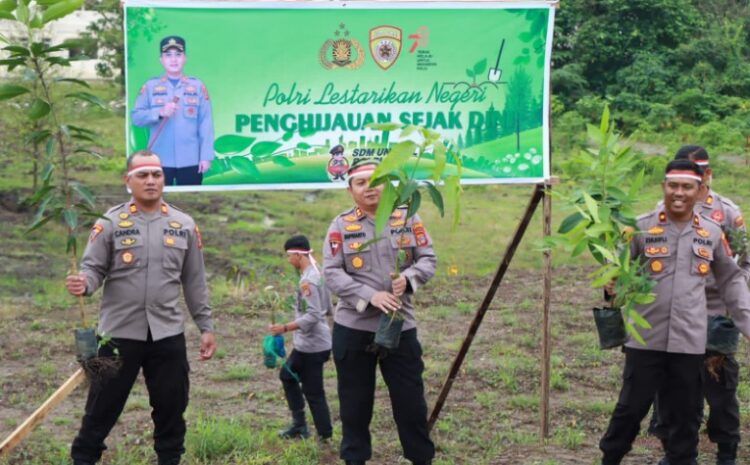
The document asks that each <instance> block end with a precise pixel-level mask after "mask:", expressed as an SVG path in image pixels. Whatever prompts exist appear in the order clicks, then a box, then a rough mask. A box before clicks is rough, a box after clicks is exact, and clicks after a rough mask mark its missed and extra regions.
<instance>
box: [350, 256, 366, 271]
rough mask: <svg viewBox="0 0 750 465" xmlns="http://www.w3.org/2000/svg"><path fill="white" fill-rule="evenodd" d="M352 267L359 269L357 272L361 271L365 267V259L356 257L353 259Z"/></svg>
mask: <svg viewBox="0 0 750 465" xmlns="http://www.w3.org/2000/svg"><path fill="white" fill-rule="evenodd" d="M352 266H353V267H354V268H355V269H357V270H358V269H360V268H362V267H363V266H365V260H364V258H362V257H354V258H352Z"/></svg>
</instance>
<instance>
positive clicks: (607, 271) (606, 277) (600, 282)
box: [591, 265, 620, 288]
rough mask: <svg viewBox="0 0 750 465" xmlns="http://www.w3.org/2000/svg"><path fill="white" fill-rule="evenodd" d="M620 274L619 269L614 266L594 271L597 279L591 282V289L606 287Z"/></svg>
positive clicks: (606, 266)
mask: <svg viewBox="0 0 750 465" xmlns="http://www.w3.org/2000/svg"><path fill="white" fill-rule="evenodd" d="M619 273H620V268H618V267H616V266H614V265H605V266H603V267H601V268H600V269H599V270H597V271H596V273H595V274H596V275H598V276H599V277H598V278H596V279H594V280H593V281H592V282H591V287H594V288H597V287H602V286H605V285H607V284H608V283H609V282H611V281H612V280H613V279H615V278H616V277H617V275H618V274H619Z"/></svg>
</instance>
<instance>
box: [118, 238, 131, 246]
mask: <svg viewBox="0 0 750 465" xmlns="http://www.w3.org/2000/svg"><path fill="white" fill-rule="evenodd" d="M120 244H122V245H124V246H130V245H133V244H135V239H133V238H132V237H126V238H125V239H123V240H121V241H120Z"/></svg>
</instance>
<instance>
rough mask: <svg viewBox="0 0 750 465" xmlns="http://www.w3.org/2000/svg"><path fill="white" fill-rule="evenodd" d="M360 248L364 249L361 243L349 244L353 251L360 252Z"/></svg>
mask: <svg viewBox="0 0 750 465" xmlns="http://www.w3.org/2000/svg"><path fill="white" fill-rule="evenodd" d="M360 247H362V243H361V242H351V243H350V244H349V248H350V249H352V250H359V248H360Z"/></svg>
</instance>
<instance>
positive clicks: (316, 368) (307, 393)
mask: <svg viewBox="0 0 750 465" xmlns="http://www.w3.org/2000/svg"><path fill="white" fill-rule="evenodd" d="M330 358H331V351H330V350H326V351H323V352H309V353H308V352H300V351H298V350H296V349H295V350H292V353H291V354H289V357H287V359H286V366H283V367H281V371H280V372H279V379H280V380H281V384H282V385H283V386H284V394H285V395H286V401H287V404H288V405H289V410H291V411H292V412H294V411H298V410H304V409H305V399H307V404H308V405H309V406H310V413H312V417H313V422H314V423H315V430H316V431H317V432H318V436H320V437H322V438H329V437H331V434H332V433H333V426H332V425H331V413H330V411H329V410H328V402H327V401H326V392H325V389H324V387H323V364H324V363H325V362H327V361H328V360H329V359H330ZM290 371H291V373H290ZM292 373H293V374H292ZM295 376H297V378H295ZM300 385H301V386H300Z"/></svg>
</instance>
